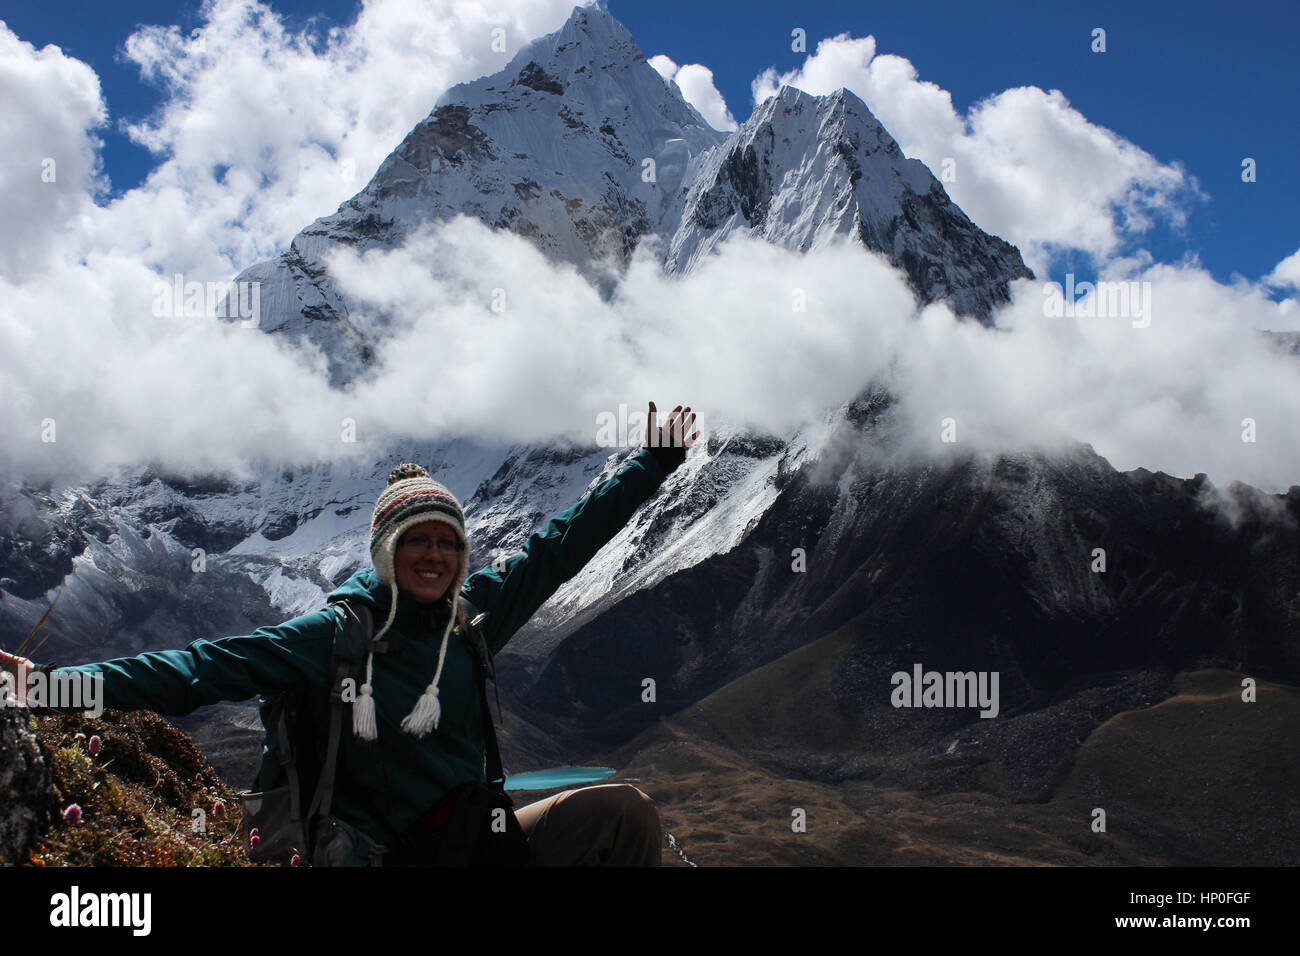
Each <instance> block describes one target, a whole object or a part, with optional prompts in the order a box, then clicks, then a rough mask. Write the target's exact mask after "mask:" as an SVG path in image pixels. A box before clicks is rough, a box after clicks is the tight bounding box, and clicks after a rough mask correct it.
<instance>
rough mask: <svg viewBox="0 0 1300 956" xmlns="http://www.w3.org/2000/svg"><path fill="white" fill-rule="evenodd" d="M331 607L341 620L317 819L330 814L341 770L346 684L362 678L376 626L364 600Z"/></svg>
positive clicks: (332, 665) (315, 801)
mask: <svg viewBox="0 0 1300 956" xmlns="http://www.w3.org/2000/svg"><path fill="white" fill-rule="evenodd" d="M331 607H333V608H334V611H335V613H336V614H337V615H338V617H339V620H338V623H337V624H336V626H335V628H334V648H333V651H332V652H331V653H330V726H329V742H328V743H327V744H326V746H325V762H324V763H323V764H322V765H321V772H320V778H319V779H318V781H317V783H316V794H315V796H314V797H313V798H312V802H311V810H310V811H309V813H308V819H315V817H316V815H317V813H320V814H321V815H322V816H328V815H329V812H330V806H331V804H332V803H333V800H334V775H335V772H336V771H337V770H338V756H339V739H340V738H341V737H342V735H343V686H344V681H345V680H347V679H348V678H351V679H352V680H353V682H354V683H355V681H356V679H357V677H358V676H359V675H360V673H361V666H362V660H363V658H364V657H365V653H366V650H367V649H368V647H369V645H370V641H371V636H372V634H373V633H374V627H375V621H374V616H373V615H372V614H371V613H370V606H369V605H367V604H365V603H364V602H362V601H353V600H349V599H348V598H341V599H340V600H338V601H334V602H331Z"/></svg>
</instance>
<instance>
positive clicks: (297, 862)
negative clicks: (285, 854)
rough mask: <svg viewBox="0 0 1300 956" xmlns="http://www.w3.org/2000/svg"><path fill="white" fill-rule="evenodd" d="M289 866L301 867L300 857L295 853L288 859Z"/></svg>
mask: <svg viewBox="0 0 1300 956" xmlns="http://www.w3.org/2000/svg"><path fill="white" fill-rule="evenodd" d="M289 865H290V866H302V857H300V856H299V855H298V854H297V853H295V854H294V855H293V856H291V857H289Z"/></svg>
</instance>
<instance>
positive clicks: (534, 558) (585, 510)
mask: <svg viewBox="0 0 1300 956" xmlns="http://www.w3.org/2000/svg"><path fill="white" fill-rule="evenodd" d="M664 477H665V476H664V471H663V468H661V467H660V466H659V463H658V462H657V461H655V458H654V456H653V455H651V454H650V452H649V450H648V449H643V450H642V451H640V452H638V453H637V454H636V455H634V456H633V457H632V458H630V459H629V460H628V461H627V463H626V464H624V465H623V467H622V468H620V469H619V470H618V472H617V473H616V474H615V475H614V476H613V477H611V478H609V479H608V480H606V481H604V482H602V483H601V484H600V485H599V486H598V487H597V488H595V489H594V490H593V491H592V492H591V493H590V494H588V495H586V496H585V497H584V498H582V499H581V500H580V501H579V502H578V503H577V504H575V505H574V506H573V507H572V508H570V509H568V510H567V511H564V512H561V513H560V514H558V515H556V516H555V517H554V518H552V519H551V520H550V523H548V524H547V526H546V529H545V530H544V531H540V532H535V533H533V534H531V535H529V537H528V540H527V541H525V542H524V546H523V550H522V551H521V552H520V553H519V554H516V555H514V556H513V557H511V558H509V559H508V560H507V561H505V562H504V564H503V565H501V566H500V567H499V569H498V568H493V567H491V566H488V567H486V568H484V569H483V570H481V571H478V572H476V573H475V574H472V575H470V577H469V578H468V579H467V580H466V581H465V584H464V585H463V587H462V588H461V593H462V594H464V595H465V597H466V598H468V599H469V601H470V602H471V603H472V604H473V605H474V606H475V607H477V608H478V609H479V610H480V611H486V612H488V617H487V620H485V621H484V622H483V627H484V634H485V637H486V639H487V644H488V648H489V650H491V652H492V653H493V654H496V653H497V652H498V651H500V650H501V648H503V647H505V645H506V642H507V641H509V640H510V638H511V637H513V636H514V634H515V632H516V631H518V630H519V628H521V627H523V625H524V624H525V623H526V622H527V621H528V619H529V618H530V617H532V616H533V613H534V612H535V611H536V610H537V609H538V608H539V607H541V606H542V605H543V604H544V603H545V602H546V599H547V598H549V597H550V596H551V595H552V594H554V593H555V592H556V590H558V589H559V587H560V585H561V584H563V583H564V582H565V581H567V580H569V578H571V577H573V576H574V575H575V574H577V573H578V572H579V571H581V570H582V568H583V567H584V566H585V565H586V564H587V562H588V561H590V560H591V559H592V558H593V557H594V556H595V554H596V552H597V551H599V550H600V549H601V548H602V547H604V546H605V544H606V543H607V542H608V541H609V539H610V538H612V537H614V535H616V534H617V533H618V532H619V529H621V528H622V527H623V526H624V525H625V524H627V522H628V519H629V518H631V517H632V515H633V514H634V513H635V512H636V510H637V508H639V507H640V506H641V504H642V503H643V502H644V501H645V500H646V499H647V498H649V497H650V496H651V495H653V494H654V493H655V491H656V490H657V489H658V487H659V485H660V484H662V483H663V480H664Z"/></svg>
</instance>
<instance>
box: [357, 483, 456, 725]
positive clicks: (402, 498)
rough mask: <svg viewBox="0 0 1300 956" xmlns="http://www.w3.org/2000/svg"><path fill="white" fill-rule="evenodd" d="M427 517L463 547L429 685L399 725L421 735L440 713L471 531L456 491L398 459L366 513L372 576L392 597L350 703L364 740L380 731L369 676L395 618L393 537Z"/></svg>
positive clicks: (394, 548) (451, 587)
mask: <svg viewBox="0 0 1300 956" xmlns="http://www.w3.org/2000/svg"><path fill="white" fill-rule="evenodd" d="M426 521H441V522H443V523H444V524H446V525H448V526H450V527H451V529H452V530H453V531H455V532H456V537H458V538H459V539H460V542H461V544H462V545H464V547H463V548H462V550H461V552H460V559H459V561H458V562H457V565H456V572H455V575H454V576H453V578H452V581H451V583H450V584H449V585H448V586H447V591H446V596H445V597H444V600H446V601H447V602H448V604H449V606H450V608H451V613H449V614H448V615H447V625H446V627H444V628H443V631H442V645H441V647H439V649H438V668H437V670H436V671H434V674H433V679H432V680H431V681H430V682H429V686H428V687H426V688H425V689H424V693H423V694H421V695H420V699H419V700H417V701H416V702H415V709H414V710H412V711H411V712H410V713H409V714H408V715H407V716H406V717H405V718H403V720H402V729H403V730H404V731H406V732H407V733H408V734H412V735H414V736H416V737H423V736H424V735H425V734H427V733H428V732H429V731H430V730H432V729H434V728H436V727H437V726H438V720H439V718H440V717H441V714H442V708H441V707H440V705H439V704H438V681H439V680H440V679H441V677H442V665H443V661H444V660H445V659H446V656H447V640H448V638H449V637H450V636H451V629H452V626H453V625H454V624H455V622H456V613H455V611H456V598H457V595H459V594H460V586H461V584H463V583H464V581H465V577H466V573H467V571H468V567H469V536H468V535H466V534H465V512H464V511H462V510H461V507H460V502H459V501H457V500H456V496H455V495H453V494H452V493H451V492H450V491H448V490H447V489H446V488H445V487H443V486H442V485H440V484H438V482H436V481H434V480H433V479H432V478H430V477H429V473H428V472H427V471H425V470H424V469H423V468H421V467H420V466H419V465H412V464H402V465H398V466H397V467H396V468H394V469H393V470H392V471H391V472H389V475H388V486H387V487H386V488H385V489H384V490H383V492H382V493H381V494H380V495H379V500H378V501H376V502H375V512H374V515H373V516H372V517H371V519H370V560H371V562H372V563H373V564H374V566H375V574H376V576H377V577H378V578H379V580H380V581H381V582H382V583H384V584H387V585H388V587H389V591H390V592H391V595H392V601H391V602H390V606H389V609H388V620H386V621H385V622H384V626H383V627H382V628H380V629H379V632H378V633H377V634H375V637H374V640H373V641H372V642H371V650H370V652H369V653H368V654H367V655H366V682H365V683H364V684H362V685H361V692H360V694H359V695H358V697H357V699H356V702H355V703H354V704H353V705H352V730H353V732H354V733H355V734H356V735H357V736H358V737H360V738H361V739H362V740H375V739H376V738H377V737H378V736H379V731H378V727H377V724H376V721H375V701H374V697H373V695H372V687H371V684H370V680H371V676H372V670H373V666H374V654H375V652H374V650H373V648H374V644H375V643H377V642H378V641H379V639H380V638H381V637H383V636H384V634H385V632H387V630H388V629H389V628H390V627H392V626H393V619H394V618H395V617H396V616H397V596H398V589H397V572H396V569H395V567H394V552H395V551H396V550H397V542H398V541H399V540H400V539H401V537H402V535H403V534H405V533H406V531H407V530H408V529H409V528H413V527H414V526H415V525H417V524H423V523H424V522H426Z"/></svg>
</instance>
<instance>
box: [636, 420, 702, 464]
mask: <svg viewBox="0 0 1300 956" xmlns="http://www.w3.org/2000/svg"><path fill="white" fill-rule="evenodd" d="M694 424H695V413H694V412H692V411H691V406H689V405H687V406H686V407H685V408H682V406H680V405H678V406H677V407H676V408H674V409H673V410H672V411H671V412H669V413H668V421H667V422H665V423H664V426H663V427H662V428H660V427H659V422H658V416H657V414H656V412H655V403H654V402H651V403H650V412H649V414H648V415H646V423H645V444H646V447H647V448H649V449H650V454H652V455H654V456H655V460H656V461H658V462H659V465H660V467H661V468H663V470H664V474H666V475H667V474H671V473H672V471H673V470H674V469H675V468H676V467H677V466H678V465H680V464H681V463H682V462H684V461H685V460H686V449H688V448H690V447H691V445H693V444H695V439H697V438H699V437H700V433H699V432H698V431H696V432H694V433H693V434H690V435H687V434H686V433H687V432H688V431H690V428H691V426H692V425H694Z"/></svg>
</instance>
